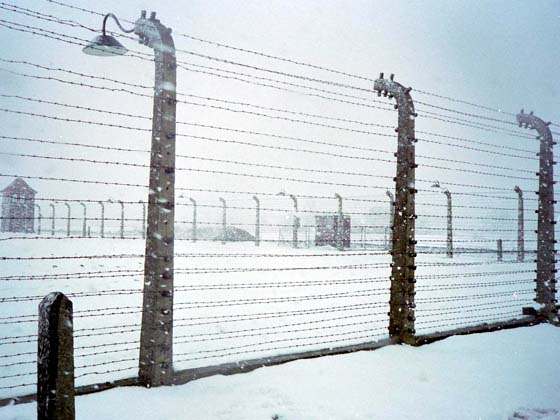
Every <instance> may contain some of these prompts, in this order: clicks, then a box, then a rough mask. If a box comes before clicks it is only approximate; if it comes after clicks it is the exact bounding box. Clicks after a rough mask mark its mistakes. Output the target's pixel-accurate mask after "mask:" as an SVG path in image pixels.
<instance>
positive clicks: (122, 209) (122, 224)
mask: <svg viewBox="0 0 560 420" xmlns="http://www.w3.org/2000/svg"><path fill="white" fill-rule="evenodd" d="M118 203H119V204H120V205H121V239H124V203H123V202H122V201H121V200H119V201H118Z"/></svg>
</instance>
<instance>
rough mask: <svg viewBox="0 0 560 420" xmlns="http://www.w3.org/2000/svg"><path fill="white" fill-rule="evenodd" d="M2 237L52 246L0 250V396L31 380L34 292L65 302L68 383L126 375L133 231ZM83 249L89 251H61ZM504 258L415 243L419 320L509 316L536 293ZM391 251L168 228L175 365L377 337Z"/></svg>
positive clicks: (440, 324)
mask: <svg viewBox="0 0 560 420" xmlns="http://www.w3.org/2000/svg"><path fill="white" fill-rule="evenodd" d="M0 247H1V255H2V256H3V257H6V258H10V257H16V258H18V257H25V258H27V257H34V258H36V257H48V258H50V257H56V258H55V259H38V260H33V259H32V260H29V259H26V260H17V259H15V260H10V259H7V260H3V261H0V264H1V266H2V273H3V277H1V278H0V325H1V333H0V365H1V367H0V398H3V397H14V396H20V395H25V394H29V393H33V392H35V378H36V373H35V372H36V371H35V367H36V360H35V358H36V357H35V356H36V334H37V305H38V303H39V302H40V300H41V299H42V298H43V297H44V296H45V295H46V294H48V293H50V292H52V291H62V292H64V293H66V294H67V295H68V296H69V297H70V298H71V299H72V301H73V302H74V333H75V341H74V346H75V365H76V385H78V386H79V385H86V384H92V383H100V382H104V381H110V380H115V379H119V378H126V377H134V376H136V374H137V360H138V343H139V335H140V334H139V333H140V328H139V326H140V319H141V304H142V294H141V290H142V280H143V275H142V273H143V257H142V254H143V251H144V249H143V248H144V241H143V240H141V239H138V240H134V239H125V240H120V239H108V238H106V239H99V238H97V239H95V238H91V239H66V238H62V237H59V238H58V239H48V238H45V239H40V240H27V239H21V240H20V239H11V240H9V241H3V242H0ZM84 256H85V257H92V256H96V257H93V258H73V257H84ZM103 256H104V257H103ZM60 257H63V258H60ZM64 257H70V258H64ZM513 257H514V256H511V255H506V257H505V258H506V259H507V260H506V261H504V262H501V263H497V262H496V259H495V256H493V255H489V254H481V255H477V254H474V255H456V258H454V259H453V261H451V260H449V259H448V258H446V257H445V256H444V255H443V256H442V255H432V254H427V255H424V254H420V256H419V257H418V259H417V264H418V270H417V281H418V283H417V295H416V301H417V311H416V316H417V321H416V326H417V331H418V333H427V332H431V331H442V330H449V329H452V328H457V327H459V326H466V325H475V324H480V323H482V322H494V321H498V320H509V319H513V318H520V317H521V308H522V307H523V306H528V305H531V303H532V298H533V296H534V292H533V288H534V284H533V278H532V277H533V275H534V274H533V272H532V270H533V269H534V263H532V262H530V263H529V262H528V263H517V262H515V261H512V260H511V258H513ZM389 263H390V256H389V255H388V254H386V253H385V252H384V251H383V250H381V249H379V248H377V249H374V248H372V249H366V250H364V249H362V250H360V249H353V250H349V251H344V252H339V251H336V250H335V249H333V248H330V247H321V248H320V247H316V248H309V249H297V250H294V249H292V248H290V247H289V246H287V245H284V246H278V245H275V244H263V245H262V246H261V247H259V248H257V247H255V246H254V244H252V243H228V244H226V245H222V244H220V243H219V242H217V243H216V242H198V243H196V244H193V243H191V242H188V241H177V244H176V261H175V270H176V271H175V273H176V276H175V304H174V306H175V314H174V318H175V322H174V367H175V369H185V368H193V367H202V366H209V365H216V364H220V363H226V362H236V361H241V360H247V359H252V358H257V357H264V356H272V355H278V354H285V353H292V352H296V351H305V350H314V349H322V348H325V347H336V346H343V345H349V344H358V343H364V342H371V341H376V340H379V339H383V338H386V337H387V326H388V316H387V312H388V302H389V276H390V268H389ZM14 276H15V277H14Z"/></svg>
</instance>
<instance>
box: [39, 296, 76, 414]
mask: <svg viewBox="0 0 560 420" xmlns="http://www.w3.org/2000/svg"><path fill="white" fill-rule="evenodd" d="M74 418H75V410H74V339H73V326H72V302H71V301H70V300H69V299H68V298H67V297H66V296H64V294H62V293H60V292H54V293H50V294H49V295H48V296H46V297H45V298H44V299H43V300H42V301H41V303H40V304H39V337H38V350H37V419H38V420H74Z"/></svg>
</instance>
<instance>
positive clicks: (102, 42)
mask: <svg viewBox="0 0 560 420" xmlns="http://www.w3.org/2000/svg"><path fill="white" fill-rule="evenodd" d="M82 51H83V52H84V53H85V54H88V55H97V56H101V57H107V56H115V55H124V54H126V52H127V51H128V50H127V49H126V48H125V47H124V46H123V45H122V44H121V43H120V42H119V41H117V40H116V38H115V37H113V36H111V35H98V36H96V37H95V38H93V39H92V40H91V41H90V42H88V44H87V45H86V46H85V47H84V48H83V49H82Z"/></svg>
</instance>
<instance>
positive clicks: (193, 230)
mask: <svg viewBox="0 0 560 420" xmlns="http://www.w3.org/2000/svg"><path fill="white" fill-rule="evenodd" d="M189 200H190V201H191V203H192V205H193V214H192V241H193V242H196V201H195V199H194V198H189Z"/></svg>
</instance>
